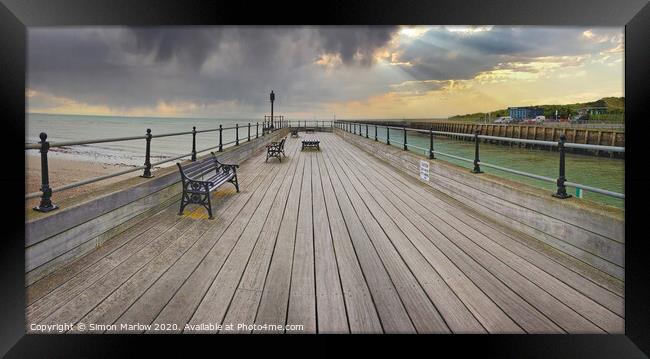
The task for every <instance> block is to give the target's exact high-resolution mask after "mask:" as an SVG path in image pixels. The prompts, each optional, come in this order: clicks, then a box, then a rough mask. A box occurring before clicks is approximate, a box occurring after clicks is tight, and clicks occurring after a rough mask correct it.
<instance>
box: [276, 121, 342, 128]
mask: <svg viewBox="0 0 650 359" xmlns="http://www.w3.org/2000/svg"><path fill="white" fill-rule="evenodd" d="M287 126H288V127H290V128H293V127H300V128H315V129H319V128H332V127H334V121H318V120H307V121H304V120H303V121H287Z"/></svg>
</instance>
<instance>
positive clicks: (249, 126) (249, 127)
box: [248, 122, 281, 142]
mask: <svg viewBox="0 0 650 359" xmlns="http://www.w3.org/2000/svg"><path fill="white" fill-rule="evenodd" d="M280 126H281V125H280ZM250 140H251V123H250V122H249V123H248V142H250Z"/></svg>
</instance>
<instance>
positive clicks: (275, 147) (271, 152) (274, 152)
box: [264, 138, 287, 162]
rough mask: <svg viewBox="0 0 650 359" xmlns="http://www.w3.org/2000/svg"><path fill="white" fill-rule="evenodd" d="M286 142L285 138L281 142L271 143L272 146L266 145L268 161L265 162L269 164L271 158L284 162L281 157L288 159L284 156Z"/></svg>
mask: <svg viewBox="0 0 650 359" xmlns="http://www.w3.org/2000/svg"><path fill="white" fill-rule="evenodd" d="M284 141H285V139H284V138H283V139H282V141H280V142H271V144H269V145H266V160H265V161H264V162H267V161H268V160H269V158H270V157H277V158H278V160H280V162H282V157H281V156H284V157H287V155H285V154H284Z"/></svg>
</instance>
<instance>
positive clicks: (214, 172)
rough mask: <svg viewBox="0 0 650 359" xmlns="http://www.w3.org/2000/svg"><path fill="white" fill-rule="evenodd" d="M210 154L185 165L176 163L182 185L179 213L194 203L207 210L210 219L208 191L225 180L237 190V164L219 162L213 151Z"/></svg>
mask: <svg viewBox="0 0 650 359" xmlns="http://www.w3.org/2000/svg"><path fill="white" fill-rule="evenodd" d="M210 155H211V156H209V157H206V158H204V159H201V160H200V161H195V162H192V163H189V164H186V165H181V164H180V163H176V165H177V166H178V170H179V171H180V173H181V182H182V185H183V195H182V197H181V209H180V210H179V211H178V214H179V215H182V214H183V210H184V209H185V206H187V205H188V204H191V203H195V204H200V205H202V206H203V207H205V209H207V210H208V214H209V215H210V219H212V218H213V217H212V204H211V203H210V192H212V191H214V190H215V189H216V188H217V187H219V186H221V185H222V184H224V183H226V182H230V183H232V184H233V185H235V189H236V190H237V192H239V182H237V168H238V167H239V165H227V164H224V163H221V162H219V160H218V159H217V157H216V156H215V155H214V153H213V152H210ZM204 178H205V179H204Z"/></svg>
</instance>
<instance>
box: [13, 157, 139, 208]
mask: <svg viewBox="0 0 650 359" xmlns="http://www.w3.org/2000/svg"><path fill="white" fill-rule="evenodd" d="M48 167H49V183H50V187H51V188H56V187H61V186H64V185H67V184H70V183H74V182H78V181H82V180H85V179H90V178H93V177H98V176H103V175H107V174H111V173H115V172H118V171H120V170H124V169H126V168H129V167H132V166H129V165H124V164H122V165H116V164H107V163H101V162H96V161H92V160H89V161H84V160H76V159H67V158H57V157H54V156H52V157H49V158H48ZM137 175H139V173H138V172H133V173H127V174H124V175H121V176H117V177H113V178H108V179H105V180H102V181H98V182H95V183H90V184H87V185H83V186H80V187H76V188H70V189H67V190H65V191H61V192H55V193H53V194H52V198H53V202H54V203H55V204H56V198H57V197H59V198H60V197H61V196H65V197H67V198H69V197H76V196H79V195H83V194H87V193H90V192H93V191H94V190H96V189H98V188H101V187H103V186H106V185H108V184H111V183H115V182H119V181H122V180H124V179H127V178H131V177H134V176H137ZM40 186H41V163H40V156H39V155H37V154H27V155H25V194H29V193H33V192H39V191H40ZM39 202H40V197H36V198H31V199H29V200H26V201H25V207H26V208H32V207H34V206H37V205H38V204H39Z"/></svg>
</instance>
